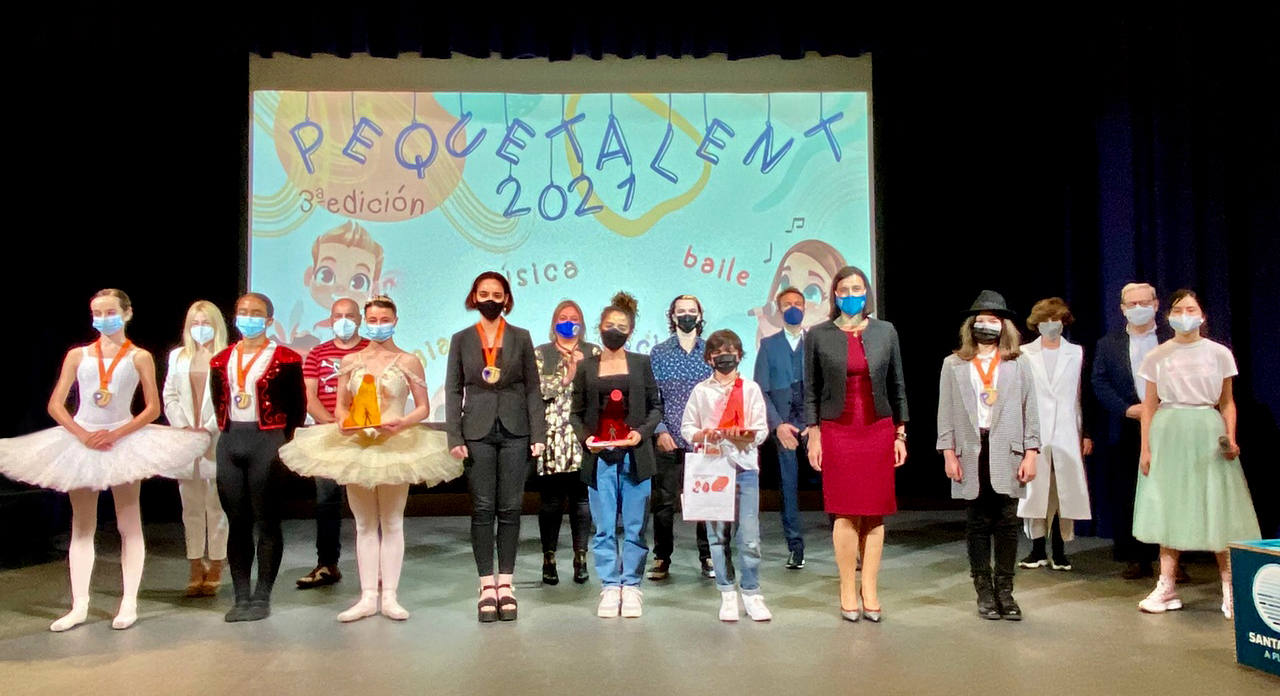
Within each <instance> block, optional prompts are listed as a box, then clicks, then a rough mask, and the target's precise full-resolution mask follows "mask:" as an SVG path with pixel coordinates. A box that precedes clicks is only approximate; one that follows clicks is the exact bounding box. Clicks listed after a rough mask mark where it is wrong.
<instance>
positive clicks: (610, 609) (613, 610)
mask: <svg viewBox="0 0 1280 696" xmlns="http://www.w3.org/2000/svg"><path fill="white" fill-rule="evenodd" d="M621 601H622V588H621V587H617V586H610V587H606V588H604V590H602V591H601V592H600V606H598V607H596V616H599V617H600V618H602V619H616V618H618V604H619V603H620V602H621Z"/></svg>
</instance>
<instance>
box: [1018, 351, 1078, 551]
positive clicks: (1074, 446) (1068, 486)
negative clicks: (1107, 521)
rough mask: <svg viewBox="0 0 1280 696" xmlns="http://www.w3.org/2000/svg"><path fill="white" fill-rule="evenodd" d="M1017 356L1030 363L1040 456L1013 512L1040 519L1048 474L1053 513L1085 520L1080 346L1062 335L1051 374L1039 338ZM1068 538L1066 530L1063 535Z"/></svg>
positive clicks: (1043, 513)
mask: <svg viewBox="0 0 1280 696" xmlns="http://www.w3.org/2000/svg"><path fill="white" fill-rule="evenodd" d="M1022 355H1023V357H1024V358H1025V359H1026V360H1027V363H1028V364H1029V365H1030V366H1031V376H1032V377H1033V378H1034V381H1035V385H1036V406H1037V408H1038V409H1039V410H1040V443H1041V446H1040V458H1039V460H1038V461H1037V462H1036V477H1035V479H1033V480H1032V481H1031V482H1030V483H1029V484H1027V497H1026V498H1023V499H1022V500H1021V501H1020V502H1019V503H1018V516H1019V517H1025V518H1029V519H1044V518H1045V516H1046V515H1047V514H1048V508H1049V485H1050V482H1051V479H1050V477H1051V476H1052V478H1053V479H1056V480H1057V487H1058V505H1059V513H1058V514H1059V516H1060V517H1061V518H1062V519H1063V523H1062V524H1063V525H1067V524H1069V522H1067V520H1087V519H1089V518H1090V511H1089V486H1088V484H1087V483H1086V480H1085V473H1084V458H1083V457H1082V456H1081V454H1080V433H1081V416H1080V374H1081V369H1082V366H1083V364H1084V350H1083V349H1082V348H1081V347H1080V346H1078V345H1076V344H1074V343H1071V342H1069V341H1066V340H1065V339H1064V340H1063V341H1062V343H1061V346H1060V347H1059V348H1058V359H1057V361H1056V362H1055V363H1054V366H1053V373H1052V374H1050V373H1049V371H1048V369H1047V368H1046V367H1045V362H1044V347H1043V346H1042V345H1041V343H1040V339H1039V338H1037V339H1036V340H1034V341H1032V342H1031V343H1028V344H1026V345H1024V346H1022ZM1063 537H1064V538H1068V539H1069V538H1070V535H1069V534H1065V533H1064V534H1063Z"/></svg>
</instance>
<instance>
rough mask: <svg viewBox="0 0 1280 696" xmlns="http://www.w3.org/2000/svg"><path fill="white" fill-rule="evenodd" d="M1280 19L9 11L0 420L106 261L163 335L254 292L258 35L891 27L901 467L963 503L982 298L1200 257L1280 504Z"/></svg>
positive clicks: (597, 50)
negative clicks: (251, 121) (956, 399)
mask: <svg viewBox="0 0 1280 696" xmlns="http://www.w3.org/2000/svg"><path fill="white" fill-rule="evenodd" d="M210 7H213V6H212V5H210ZM337 7H338V6H336V5H335V6H334V7H333V8H330V9H334V8H337ZM343 7H345V6H343ZM1277 19H1280V17H1277V14H1276V12H1275V11H1274V10H1271V11H1269V12H1268V13H1267V14H1256V15H1252V16H1242V17H1231V18H1228V17H1222V16H1217V15H1212V16H1206V15H1203V14H1200V15H1192V14H1172V15H1161V16H1146V15H1142V16H1138V15H1132V16H1119V15H1105V16H1088V17H1084V16H1073V17H1065V16H1062V17H1048V18H1029V17H1014V16H1004V15H1001V16H975V15H966V16H964V17H959V16H956V17H940V18H931V19H930V20H929V21H925V20H922V19H920V18H915V19H913V20H912V21H891V20H887V19H884V18H876V19H875V21H868V22H867V23H866V24H864V25H861V26H852V27H850V26H845V25H843V24H841V23H837V22H829V21H828V22H823V21H818V20H817V18H807V19H782V20H777V21H775V20H773V19H771V20H770V21H769V22H765V23H760V24H746V23H745V22H742V21H736V20H734V21H729V22H728V23H722V22H721V20H711V19H708V20H696V21H694V22H692V23H683V22H682V23H680V24H675V23H671V22H667V21H665V20H664V21H658V20H645V19H636V18H629V19H628V20H627V21H626V22H625V23H621V22H618V23H615V22H610V21H604V20H591V21H585V20H567V21H564V20H562V18H557V19H556V20H554V21H552V20H521V21H515V20H511V21H499V22H494V23H485V22H481V20H460V19H452V20H449V19H444V20H441V19H437V18H435V17H429V16H427V15H425V14H424V13H421V12H418V11H416V10H408V9H405V8H404V7H399V6H396V7H395V9H392V10H388V11H385V12H375V11H368V10H353V9H342V10H340V11H339V10H336V9H334V11H332V12H327V11H306V12H302V11H297V10H296V9H292V10H288V11H284V10H281V11H279V12H274V13H273V11H271V10H262V11H260V12H259V18H258V19H256V20H254V21H253V22H252V23H249V24H240V23H237V22H234V21H228V20H222V19H219V18H217V17H212V16H210V17H200V18H197V19H186V18H182V19H178V18H174V17H171V16H167V15H164V14H163V13H157V12H154V11H151V10H150V9H149V8H148V9H122V8H119V7H109V6H104V7H97V8H92V9H82V10H78V11H67V12H63V11H62V10H58V12H57V13H56V14H55V12H54V11H52V10H47V9H43V8H41V7H32V6H26V7H25V9H22V10H18V11H17V14H16V15H14V21H13V22H12V23H11V26H12V27H13V29H12V30H11V31H10V32H9V34H8V39H9V41H8V43H9V47H10V48H11V50H12V57H11V61H10V64H11V66H12V67H11V71H10V77H11V79H12V81H13V82H14V86H15V89H14V90H13V96H12V97H11V99H10V101H9V103H10V108H9V109H8V111H9V118H10V119H11V127H10V128H9V129H8V138H7V140H8V149H9V153H10V154H9V161H10V162H12V163H14V165H15V166H13V167H11V168H10V172H11V174H10V175H11V176H14V177H15V179H13V180H11V183H10V185H9V186H10V191H11V193H13V194H14V195H13V196H12V197H11V201H10V210H11V211H12V212H11V214H10V215H9V216H8V217H7V223H8V228H9V238H10V240H11V241H12V242H13V245H12V246H11V247H10V252H9V254H8V258H9V259H10V263H12V264H13V266H14V267H16V268H17V274H16V277H14V278H12V282H10V283H9V287H10V288H11V290H12V291H13V292H12V297H14V298H15V299H17V300H18V302H16V303H15V304H14V305H13V306H12V308H11V310H10V313H9V321H10V322H11V325H10V327H9V330H8V331H7V333H8V335H9V336H10V339H9V340H10V342H11V344H14V345H13V347H12V348H11V349H9V350H6V351H5V355H6V356H7V358H8V360H7V361H6V362H7V364H9V365H10V366H12V367H13V368H15V369H12V370H11V371H10V373H11V374H10V375H9V376H8V378H7V379H6V382H7V386H8V393H9V398H7V399H3V400H0V416H2V417H0V436H7V435H13V434H19V433H24V432H29V431H31V430H34V429H38V428H42V427H47V426H48V425H49V424H50V423H51V421H50V419H49V418H48V417H47V416H46V415H45V413H44V410H43V404H44V401H45V399H46V398H47V395H48V392H49V389H50V388H51V386H52V385H53V382H54V381H55V379H56V376H57V371H58V365H59V363H60V360H61V357H62V355H63V354H64V352H65V350H66V348H67V347H68V346H69V345H71V344H74V343H79V342H85V341H88V340H91V339H92V338H93V332H92V330H91V329H90V327H89V321H88V313H87V311H86V304H87V300H88V298H89V296H90V295H91V294H92V292H93V291H95V290H97V289H99V288H101V287H106V286H117V287H121V288H124V289H126V290H127V291H128V292H129V293H130V294H131V295H132V296H133V298H134V301H135V308H136V314H137V316H136V319H135V321H134V323H133V324H132V325H131V336H132V337H133V338H134V339H135V340H136V341H137V342H138V343H139V344H141V345H143V346H146V347H149V348H151V349H152V350H153V351H154V352H155V353H156V354H157V355H158V356H163V354H164V351H165V350H167V348H168V347H169V346H171V345H173V344H174V343H175V341H176V339H177V331H178V327H179V326H180V325H181V321H182V317H183V315H184V312H185V309H186V307H187V305H188V304H189V303H190V302H191V301H192V300H194V299H197V298H205V299H210V300H213V301H214V302H216V303H218V304H219V305H220V306H222V307H230V305H231V302H232V300H233V299H234V297H235V296H236V295H237V293H238V292H239V291H240V289H241V288H240V283H241V282H242V281H241V276H242V273H243V269H242V259H243V257H244V254H243V247H244V244H245V241H244V234H245V226H246V223H245V221H246V212H245V211H246V202H245V193H246V186H247V184H246V175H245V171H246V164H245V158H246V139H247V119H248V113H249V101H248V55H249V53H250V52H257V53H258V54H260V55H264V56H269V55H272V54H273V53H277V52H283V53H291V54H295V55H301V56H307V55H312V54H314V53H334V54H337V55H340V56H345V55H350V54H351V53H353V52H365V51H367V52H370V53H373V54H375V55H381V56H391V55H396V53H397V52H398V51H403V52H408V53H418V54H421V55H425V56H430V57H445V56H447V55H449V53H450V52H451V51H454V52H458V53H463V54H467V55H474V56H488V55H490V54H491V53H492V54H493V55H494V56H501V57H504V58H528V59H531V60H544V59H551V60H560V59H566V58H569V57H571V56H573V55H586V56H590V57H597V58H598V57H600V56H601V55H605V54H615V55H621V56H627V57H630V56H649V57H653V56H657V55H676V56H683V55H692V56H702V55H707V54H708V53H712V52H723V53H727V54H728V55H729V56H730V57H731V58H743V57H750V56H758V55H769V54H777V55H781V56H783V57H784V58H799V57H801V56H802V55H804V53H805V52H806V51H817V52H819V53H822V54H825V55H830V54H840V55H860V54H862V53H866V52H870V53H872V54H873V56H874V58H873V61H874V64H873V69H874V72H873V81H874V95H875V96H874V100H875V101H874V110H875V113H874V117H875V126H874V127H875V140H876V142H875V150H876V193H877V216H878V230H879V236H880V240H881V243H882V247H883V248H882V252H883V266H882V276H883V277H882V290H883V292H884V295H883V299H884V303H883V307H882V314H883V316H884V317H885V318H887V319H890V320H891V321H893V322H894V323H895V324H896V325H897V327H898V329H899V331H900V333H901V336H902V344H903V353H904V361H905V363H906V376H907V382H908V392H909V399H910V406H911V410H912V413H913V414H914V420H913V422H912V424H911V426H910V435H911V443H910V448H911V461H910V462H909V464H908V465H907V467H906V468H904V469H903V470H901V472H900V474H899V477H898V484H899V493H900V496H901V497H902V498H903V499H904V500H912V501H918V502H919V503H920V504H924V505H944V504H946V499H947V485H946V481H945V479H944V477H943V476H942V473H941V460H940V458H939V457H938V456H937V455H936V454H935V453H934V452H933V437H934V432H933V430H934V427H933V413H934V409H935V405H936V396H937V375H938V366H939V364H940V362H941V360H942V358H943V357H944V355H945V354H946V353H947V351H948V350H949V349H951V348H952V347H953V345H954V343H955V333H956V328H957V326H958V321H959V318H958V313H959V312H960V311H961V310H963V309H965V308H966V307H967V306H968V304H969V303H970V301H971V300H972V298H973V297H974V295H976V294H977V292H978V291H979V290H980V289H983V288H992V289H995V290H998V291H1000V292H1002V293H1003V294H1004V295H1005V297H1006V298H1007V299H1008V300H1009V302H1010V304H1011V305H1012V306H1013V308H1014V309H1015V311H1017V312H1018V313H1019V314H1025V312H1026V311H1027V310H1028V309H1029V308H1030V305H1031V304H1032V303H1033V302H1034V301H1035V300H1036V299H1038V298H1041V297H1045V296H1050V295H1061V296H1063V297H1065V298H1067V300H1068V301H1069V302H1070V303H1071V304H1072V307H1073V309H1074V312H1075V314H1076V316H1077V318H1078V321H1077V323H1076V325H1075V326H1074V327H1073V328H1072V330H1071V334H1070V335H1071V338H1072V339H1073V340H1076V341H1079V342H1082V343H1084V344H1085V345H1086V347H1087V348H1090V349H1091V348H1092V344H1093V342H1094V341H1095V340H1096V339H1097V338H1098V336H1099V335H1101V333H1102V332H1104V331H1105V330H1108V329H1115V328H1117V327H1119V326H1120V325H1121V324H1122V322H1123V319H1122V317H1121V315H1120V312H1119V309H1118V292H1119V288H1120V287H1121V286H1122V285H1123V284H1124V283H1126V282H1128V281H1130V280H1146V281H1149V282H1152V283H1154V284H1155V285H1156V286H1157V287H1158V288H1159V289H1160V291H1161V295H1162V296H1167V294H1168V293H1169V291H1172V290H1173V289H1175V288H1177V287H1181V286H1189V287H1192V288H1195V289H1196V290H1198V291H1199V292H1201V294H1202V296H1203V298H1204V302H1205V306H1206V309H1207V312H1208V315H1209V330H1210V332H1211V335H1212V336H1213V337H1214V338H1215V339H1217V340H1220V341H1223V342H1225V343H1227V344H1229V345H1230V346H1231V347H1232V348H1233V349H1234V351H1235V354H1236V357H1237V360H1238V361H1239V365H1240V372H1241V376H1240V378H1239V379H1238V380H1237V390H1236V395H1237V400H1238V403H1239V406H1240V442H1241V446H1242V449H1243V451H1244V455H1243V462H1244V466H1245V469H1246V473H1247V475H1248V477H1249V482H1250V486H1251V488H1252V490H1253V493H1254V498H1255V503H1256V504H1257V508H1258V512H1259V514H1260V516H1261V517H1262V518H1263V525H1264V530H1268V531H1269V532H1270V533H1272V534H1274V533H1275V530H1276V528H1277V525H1278V524H1280V504H1278V503H1277V499H1278V498H1280V496H1277V495H1276V491H1277V490H1280V480H1278V479H1280V474H1278V473H1277V471H1278V469H1277V467H1276V460H1275V456H1274V455H1273V454H1272V447H1273V445H1274V443H1276V442H1277V438H1280V430H1278V428H1277V417H1276V414H1277V412H1278V411H1280V378H1277V376H1276V373H1275V370H1274V368H1275V366H1276V365H1277V364H1280V347H1278V343H1277V339H1278V338H1280V336H1278V333H1280V332H1277V329H1276V325H1277V321H1278V320H1277V316H1276V312H1275V305H1276V303H1277V300H1280V280H1278V278H1280V272H1278V271H1277V269H1276V268H1275V266H1276V263H1277V259H1280V243H1278V242H1277V232H1278V231H1280V202H1278V201H1280V115H1278V114H1277V106H1280V98H1277V90H1276V84H1278V83H1280V78H1278V73H1277V70H1278V69H1280V49H1277V45H1276V42H1275V41H1274V30H1275V28H1276V27H1277V26H1280V23H1278V22H1277ZM157 92H159V93H161V94H163V95H164V98H163V99H156V98H155V96H154V95H155V94H156V93H157ZM468 277H469V276H468ZM460 282H463V279H460ZM1091 465H1092V466H1101V465H1102V463H1101V462H1098V461H1095V462H1092V463H1091ZM1124 465H1126V466H1131V465H1132V463H1125V464H1124ZM147 485H148V487H149V490H159V491H169V493H171V494H164V493H153V494H151V495H144V500H146V501H147V504H148V506H149V510H151V511H152V512H150V513H149V515H151V518H154V517H155V516H156V515H157V514H158V515H163V516H170V517H172V516H174V514H175V513H176V509H177V501H176V492H174V491H172V490H171V488H172V484H171V483H170V482H163V481H158V482H151V483H148V484H147ZM166 486H167V488H166ZM15 489H17V490H23V491H24V492H23V493H22V494H21V495H13V494H10V495H8V496H7V497H0V517H5V518H9V519H14V518H22V519H29V518H30V517H31V516H36V517H38V518H39V519H40V520H41V523H40V524H41V525H43V526H44V527H47V528H48V529H50V530H53V531H63V530H65V522H64V520H63V519H62V517H63V515H64V514H65V507H64V503H62V502H59V499H58V498H57V497H56V496H49V495H44V494H38V493H35V492H25V489H24V488H23V487H13V486H10V487H8V488H7V490H10V491H12V490H15ZM297 490H298V491H299V492H301V491H305V490H306V488H305V486H301V487H299V488H298V489H297ZM1095 495H1099V496H1105V491H1095ZM160 498H163V500H160ZM157 511H158V512H157ZM1099 512H1101V511H1099ZM9 524H10V522H8V521H6V525H9ZM37 526H39V525H37ZM1103 526H1104V528H1105V527H1106V526H1108V525H1107V521H1106V520H1105V519H1104V520H1103ZM7 528H10V529H12V528H14V527H12V526H7ZM32 536H39V535H38V534H34V533H33V535H32Z"/></svg>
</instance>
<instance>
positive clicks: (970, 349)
mask: <svg viewBox="0 0 1280 696" xmlns="http://www.w3.org/2000/svg"><path fill="white" fill-rule="evenodd" d="M977 318H978V316H977V315H976V314H975V315H973V316H971V317H968V318H966V319H965V320H964V323H963V324H961V325H960V348H959V349H958V350H956V352H955V354H956V357H957V358H960V359H961V360H973V358H974V357H975V356H976V355H977V354H978V342H977V341H976V340H974V338H973V321H974V319H977ZM1000 324H1001V329H1000V341H999V342H998V343H997V344H996V350H998V351H1000V359H1001V360H1017V359H1018V356H1019V355H1021V354H1022V350H1021V348H1020V347H1019V345H1018V344H1019V343H1020V342H1021V341H1022V335H1021V334H1020V333H1018V327H1017V326H1016V325H1015V324H1014V323H1013V322H1012V321H1011V320H1009V319H1005V318H1003V317H1001V318H1000Z"/></svg>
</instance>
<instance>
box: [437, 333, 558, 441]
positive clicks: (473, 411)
mask: <svg viewBox="0 0 1280 696" xmlns="http://www.w3.org/2000/svg"><path fill="white" fill-rule="evenodd" d="M497 367H498V368H499V369H500V370H502V374H501V375H500V376H499V378H498V383H497V384H489V383H487V382H485V381H484V379H482V378H481V377H480V372H481V370H483V369H484V348H483V347H482V346H481V345H480V336H479V334H477V333H476V327H475V325H474V324H473V325H471V326H468V327H467V328H465V329H463V330H461V331H459V332H457V333H455V334H454V335H453V339H452V340H450V341H449V359H448V363H447V366H446V368H445V381H444V405H445V432H446V433H447V434H448V437H449V446H450V447H457V446H458V445H465V444H467V443H466V441H467V440H479V439H482V438H484V436H486V435H488V434H489V431H490V430H492V429H493V422H494V420H495V419H497V420H498V421H499V422H501V423H502V426H503V427H504V428H506V429H507V431H508V432H510V433H511V434H512V435H515V436H516V437H525V436H528V438H529V444H534V443H538V442H542V443H545V442H546V441H547V418H546V411H545V404H544V403H543V401H542V386H541V382H540V380H539V377H538V365H537V362H536V361H535V360H534V357H533V340H532V339H530V338H529V332H528V331H526V330H524V329H522V328H520V327H518V326H512V325H511V324H507V328H506V329H504V330H503V333H502V347H501V349H500V350H499V351H498V363H497Z"/></svg>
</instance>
